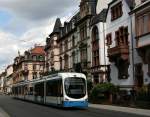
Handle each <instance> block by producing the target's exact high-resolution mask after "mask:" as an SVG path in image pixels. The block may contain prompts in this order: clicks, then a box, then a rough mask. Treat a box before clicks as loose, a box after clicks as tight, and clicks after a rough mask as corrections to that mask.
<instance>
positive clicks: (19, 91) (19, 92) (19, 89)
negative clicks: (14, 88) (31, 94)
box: [18, 87, 21, 95]
mask: <svg viewBox="0 0 150 117" xmlns="http://www.w3.org/2000/svg"><path fill="white" fill-rule="evenodd" d="M18 94H19V95H21V87H18Z"/></svg>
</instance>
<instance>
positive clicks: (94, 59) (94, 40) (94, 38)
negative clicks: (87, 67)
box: [92, 26, 100, 67]
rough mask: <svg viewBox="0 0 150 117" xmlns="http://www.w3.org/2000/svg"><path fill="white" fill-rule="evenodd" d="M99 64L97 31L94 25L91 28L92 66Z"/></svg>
mask: <svg viewBox="0 0 150 117" xmlns="http://www.w3.org/2000/svg"><path fill="white" fill-rule="evenodd" d="M99 64H100V63H99V33H98V28H97V26H95V27H94V28H93V30H92V66H93V67H94V66H98V65H99Z"/></svg>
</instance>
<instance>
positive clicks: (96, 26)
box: [90, 9, 110, 84]
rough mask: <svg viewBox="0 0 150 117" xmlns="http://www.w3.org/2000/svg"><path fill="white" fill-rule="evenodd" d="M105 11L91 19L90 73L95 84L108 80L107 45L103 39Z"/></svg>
mask: <svg viewBox="0 0 150 117" xmlns="http://www.w3.org/2000/svg"><path fill="white" fill-rule="evenodd" d="M106 13H107V9H103V10H102V11H101V12H100V13H99V14H97V15H95V16H94V17H93V18H92V20H91V30H90V34H91V36H90V39H91V48H92V50H91V53H92V55H91V61H92V62H91V73H92V79H93V82H94V83H95V84H97V83H103V82H107V81H109V77H110V76H109V72H110V71H109V65H108V57H107V46H106V40H105V30H106V23H105V20H106Z"/></svg>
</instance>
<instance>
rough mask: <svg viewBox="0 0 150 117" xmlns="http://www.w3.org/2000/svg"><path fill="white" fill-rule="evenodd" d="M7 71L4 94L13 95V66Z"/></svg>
mask: <svg viewBox="0 0 150 117" xmlns="http://www.w3.org/2000/svg"><path fill="white" fill-rule="evenodd" d="M5 71H6V76H5V79H4V92H5V93H7V94H11V92H12V85H13V65H9V66H8V67H7V68H6V70H5Z"/></svg>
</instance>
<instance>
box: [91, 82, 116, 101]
mask: <svg viewBox="0 0 150 117" xmlns="http://www.w3.org/2000/svg"><path fill="white" fill-rule="evenodd" d="M117 91H118V88H117V87H116V86H115V85H113V84H111V83H103V84H97V85H95V86H94V87H93V89H92V91H91V95H90V100H91V101H92V102H93V103H95V102H96V103H101V102H102V101H104V100H108V99H109V96H110V94H113V93H115V92H117Z"/></svg>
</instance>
